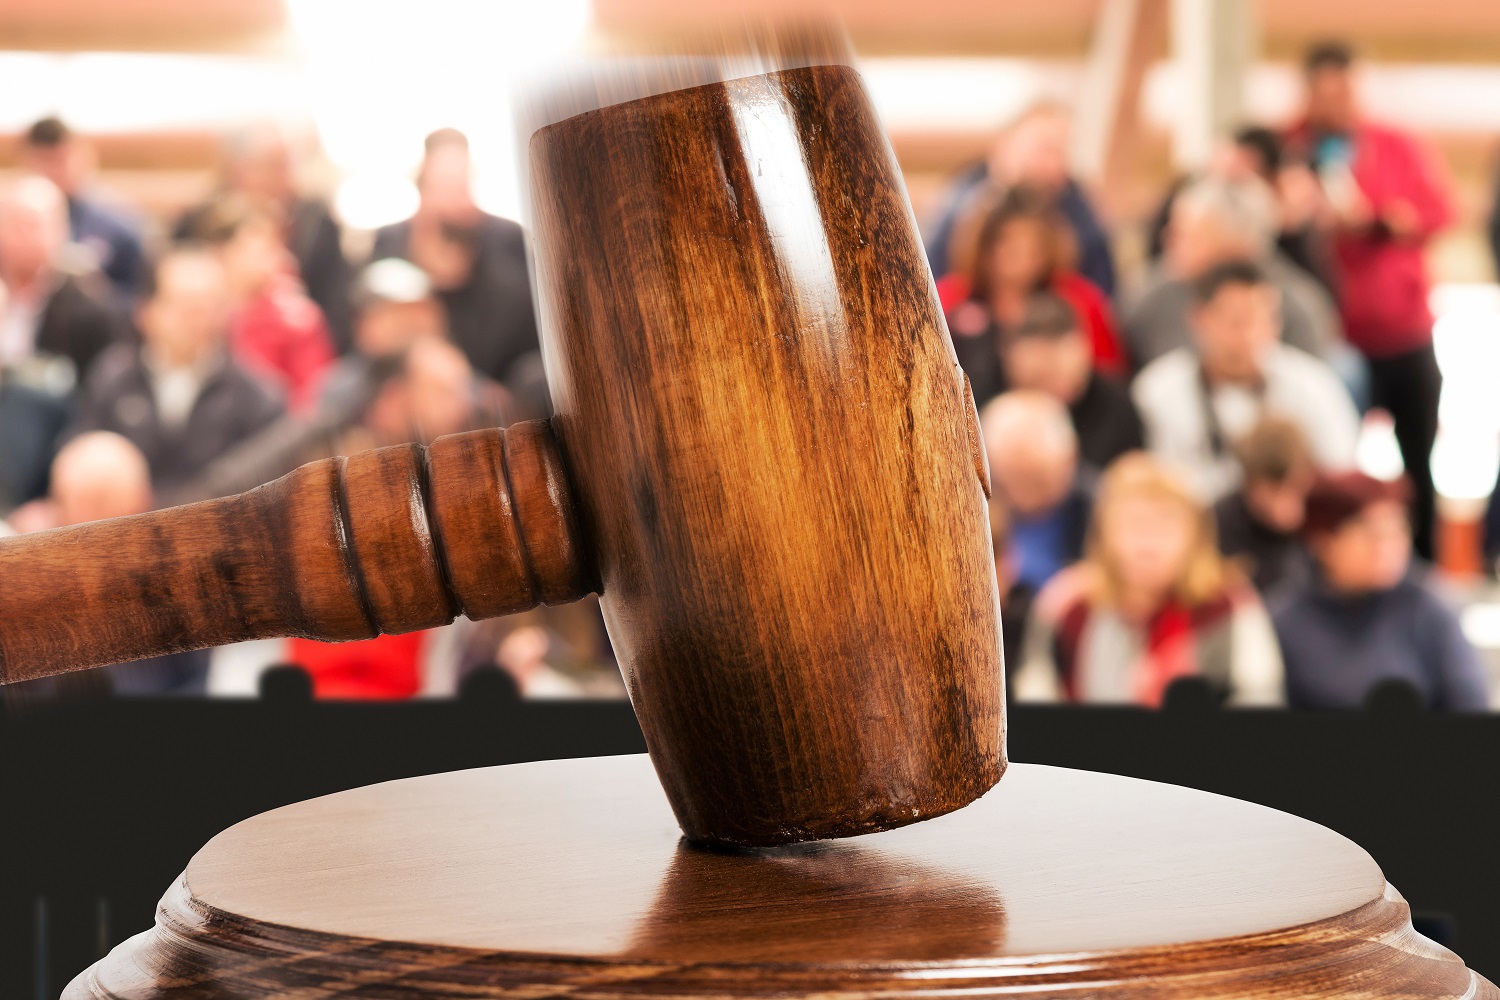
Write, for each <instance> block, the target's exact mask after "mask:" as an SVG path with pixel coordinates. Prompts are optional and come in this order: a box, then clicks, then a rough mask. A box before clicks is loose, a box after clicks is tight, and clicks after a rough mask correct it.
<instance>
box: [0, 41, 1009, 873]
mask: <svg viewBox="0 0 1500 1000" xmlns="http://www.w3.org/2000/svg"><path fill="white" fill-rule="evenodd" d="M531 160H532V181H533V192H532V194H533V201H534V204H535V214H536V221H535V240H536V255H535V257H536V264H537V275H536V277H537V286H538V291H539V296H538V297H539V303H540V310H541V317H542V324H541V329H542V347H543V354H544V357H545V360H546V363H547V368H548V378H549V382H550V385H551V388H552V393H553V399H554V402H555V406H556V411H557V413H556V416H555V417H554V418H553V419H552V420H551V421H550V423H546V424H544V423H537V424H532V425H521V426H518V427H513V428H510V429H509V430H508V431H505V432H503V433H502V432H498V431H487V432H478V433H473V434H466V435H458V436H455V437H452V438H448V439H444V440H440V441H437V442H435V443H434V444H433V445H432V447H431V448H430V449H425V450H424V449H423V448H422V447H420V446H417V445H411V446H401V447H395V448H386V449H382V450H379V451H374V452H369V453H365V454H360V455H355V456H353V457H351V458H348V459H342V458H341V459H334V460H330V461H325V462H320V463H317V464H314V465H310V466H307V467H305V468H303V469H299V470H298V471H296V472H294V473H292V474H291V475H289V476H287V477H286V478H284V479H282V480H279V481H278V482H276V483H273V484H271V485H269V486H264V487H261V488H259V489H257V490H253V491H250V492H248V493H246V494H243V495H241V496H238V497H231V498H228V499H223V500H215V501H212V502H209V503H204V504H197V505H194V506H190V507H184V508H179V509H175V510H169V511H162V512H157V513H153V514H147V515H143V516H141V517H136V518H127V519H122V520H118V521H113V522H105V523H98V524H90V525H84V526H80V527H76V528H68V529H59V530H58V531H55V532H48V533H39V534H36V535H31V536H24V537H20V538H15V539H7V540H0V580H3V581H4V586H3V587H0V680H22V679H28V678H34V677H38V676H43V675H46V674H49V673H56V672H60V671H62V670H67V669H76V668H80V667H86V666H90V665H95V664H101V663H110V662H115V661H120V660H127V659H132V658H136V657H142V656H148V655H155V654H159V653H164V652H169V651H174V650H182V649H191V648H197V647H202V646H206V645H211V644H218V643H225V642H233V641H238V640H244V639H253V638H259V637H264V636H283V635H293V636H302V637H308V638H315V639H330V640H343V639H358V638H365V637H368V636H371V635H374V634H376V633H379V632H387V633H390V632H404V631H411V630H413V629H420V628H430V627H432V626H435V625H441V624H443V623H445V622H448V621H450V620H452V618H453V617H454V615H456V614H458V613H459V612H467V613H468V614H469V616H470V617H471V618H481V617H485V616H488V615H496V614H503V613H506V612H510V611H517V610H520V609H522V608H525V607H529V606H531V605H533V604H535V603H537V602H538V601H544V602H548V603H555V602H560V601H567V600H571V599H573V598H576V597H579V596H581V595H582V594H584V593H587V592H589V591H591V590H595V589H598V590H600V592H601V600H602V606H603V609H604V615H605V618H606V621H607V622H608V625H609V630H610V635H611V639H612V641H613V643H614V646H615V652H616V654H617V657H618V660H619V662H620V664H621V667H622V670H623V672H624V675H625V679H626V681H627V684H628V687H629V690H630V695H631V699H632V701H633V703H634V705H635V708H636V711H637V713H638V714H639V716H640V720H641V726H642V729H643V730H644V732H645V736H646V742H647V746H648V747H649V749H650V751H651V753H652V756H653V759H654V761H655V763H656V766H657V769H658V773H659V774H660V776H661V779H662V782H663V784H664V785H665V787H666V790H667V796H668V799H669V800H670V801H671V803H672V806H673V808H674V810H675V811H676V814H677V817H678V820H679V822H680V823H681V825H682V829H683V830H684V831H685V832H686V833H687V834H688V835H689V837H691V838H693V839H695V840H700V841H708V842H716V843H727V844H739V845H757V844H759V845H765V844H775V843H785V842H790V841H798V840H808V839H815V838H821V837H839V836H849V835H853V834H859V833H864V832H868V831H871V830H879V829H886V828H890V827H894V826H899V825H901V824H904V823H910V822H913V821H916V820H920V819H926V818H929V817H932V816H938V815H941V814H943V813H946V812H949V811H951V810H954V809H957V808H959V807H961V806H963V805H965V804H966V803H968V802H971V801H973V800H974V799H975V798H976V797H977V796H979V795H981V794H983V792H984V791H985V790H986V789H988V788H989V787H991V786H992V785H993V784H994V783H995V782H996V781H997V780H999V778H1000V775H1001V773H1002V772H1003V770H1004V767H1005V752H1004V704H1003V681H1002V675H1003V665H1002V662H1001V651H1000V616H999V600H998V594H997V591H996V587H995V576H994V566H993V561H992V554H991V549H990V541H989V522H988V517H987V511H986V505H985V499H986V494H987V491H988V488H989V486H988V474H987V472H986V470H985V467H984V450H983V448H982V447H981V445H980V439H979V431H978V423H977V418H976V415H975V412H974V401H973V398H972V394H971V393H970V391H969V387H968V384H967V381H966V380H965V378H964V376H963V374H962V372H961V371H960V369H959V367H958V364H957V361H956V359H955V356H954V353H953V349H952V346H951V344H950V343H949V340H948V336H947V332H946V330H945V328H944V326H943V319H942V314H941V310H940V308H939V305H938V302H937V297H936V294H935V292H934V289H933V285H932V279H931V276H930V275H929V273H928V270H927V264H926V259H925V257H924V255H923V252H922V246H921V243H920V240H919V237H918V234H917V229H916V225H915V222H914V220H913V218H912V214H911V208H910V206H909V204H908V203H907V200H906V195H905V191H904V189H903V187H902V185H901V178H900V174H899V171H898V170H897V167H896V163H895V159H894V157H893V156H892V154H891V151H890V148H889V146H888V144H887V142H886V139H885V136H884V133H883V132H882V131H881V128H880V124H879V122H878V121H877V119H876V117H875V113H874V111H873V109H872V107H871V104H870V101H869V98H868V96H867V95H866V93H865V91H864V88H863V85H862V84H861V83H860V81H859V78H858V76H857V74H856V73H855V72H854V70H852V69H851V68H849V67H847V66H831V65H820V66H813V67H809V68H801V69H792V70H786V71H782V72H776V73H767V74H763V75H759V76H753V77H746V78H738V79H732V80H729V81H727V82H720V83H713V84H711V85H707V86H698V87H692V88H689V89H684V90H675V91H669V92H666V93H661V94H657V95H655V96H651V97H646V98H643V99H639V100H633V101H626V102H625V103H619V104H610V105H607V106H603V107H597V108H595V109H594V110H591V111H588V112H586V113H583V114H575V115H572V116H571V117H566V118H565V119H564V120H562V121H558V122H554V123H552V124H549V125H546V126H545V127H543V128H541V129H540V130H538V131H537V133H536V134H535V136H534V137H533V140H532V143H531ZM554 433H555V435H556V440H555V442H554V437H553V435H554Z"/></svg>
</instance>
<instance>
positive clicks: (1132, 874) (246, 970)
mask: <svg viewBox="0 0 1500 1000" xmlns="http://www.w3.org/2000/svg"><path fill="white" fill-rule="evenodd" d="M560 994H568V995H571V996H576V997H587V998H597V1000H605V998H609V1000H614V998H627V997H628V998H645V997H673V998H689V997H691V998H704V997H714V998H726V997H767V998H769V997H773V996H775V997H786V996H802V997H808V996H812V995H814V994H816V995H818V996H820V997H822V998H825V1000H827V998H831V997H837V996H839V995H847V996H850V997H856V996H857V997H862V998H864V997H870V996H872V995H878V996H882V997H895V996H907V997H914V996H917V995H919V994H920V995H921V996H923V997H924V998H933V997H944V996H952V997H973V996H976V995H977V996H1011V995H1017V996H1019V995H1026V996H1033V995H1036V994H1043V995H1045V996H1047V997H1084V996H1089V997H1109V996H1119V997H1143V996H1153V997H1257V998H1266V997H1331V996H1339V997H1469V998H1500V991H1497V990H1496V989H1495V988H1494V987H1493V986H1491V985H1490V984H1489V983H1488V982H1486V981H1485V980H1483V979H1481V978H1480V977H1478V976H1476V975H1474V974H1473V973H1471V972H1469V971H1468V970H1467V969H1466V968H1465V967H1464V965H1463V963H1462V962H1461V961H1460V960H1459V959H1458V958H1457V957H1456V956H1455V955H1453V954H1452V953H1451V952H1449V951H1447V950H1445V949H1443V948H1440V947H1438V946H1437V945H1434V944H1432V943H1431V942H1429V941H1428V940H1427V939H1425V938H1423V937H1421V936H1420V935H1418V934H1417V933H1416V932H1415V931H1413V930H1412V928H1411V925H1410V923H1409V921H1408V911H1407V907H1406V904H1405V902H1404V901H1403V900H1402V898H1401V896H1400V895H1399V894H1398V893H1397V892H1396V891H1395V890H1394V889H1393V888H1391V887H1390V886H1389V885H1387V884H1386V881H1385V878H1384V877H1383V876H1382V875H1381V872H1380V869H1379V868H1378V867H1376V865H1375V862H1374V861H1373V860H1371V858H1370V857H1369V855H1367V854H1366V853H1365V852H1364V851H1363V850H1361V849H1360V848H1359V847H1358V846H1356V845H1355V844H1353V843H1351V842H1350V841H1348V840H1346V839H1344V838H1343V837H1341V836H1339V835H1338V834H1335V833H1333V832H1331V831H1329V830H1326V829H1324V828H1322V827H1320V826H1317V825H1315V824H1313V823H1309V822H1307V821H1305V820H1301V819H1298V818H1296V817H1294V816H1289V815H1287V814H1285V813H1280V812H1276V811H1274V810H1271V809H1266V808H1263V807H1260V806H1255V805H1250V804H1248V803H1245V802H1239V801H1236V800H1234V799H1227V798H1223V797H1220V796H1217V795H1210V794H1207V793H1204V792H1198V791H1191V790H1188V789H1183V788H1177V787H1174V786H1171V785H1162V784H1155V783H1152V782H1146V781H1137V780H1134V779H1129V778H1119V777H1112V776H1108V775H1101V774H1091V773H1087V772H1081V771H1069V770H1062V769H1058V768H1050V767H1040V766H1034V765H1025V764H1017V765H1014V766H1013V767H1012V768H1011V770H1010V771H1009V773H1008V774H1007V775H1006V777H1005V780H1004V781H1002V782H1001V783H1000V784H999V785H998V786H997V787H996V788H995V789H994V790H993V791H991V792H990V793H989V794H987V795H986V796H984V797H983V798H982V799H980V800H979V801H978V802H976V803H975V804H974V805H971V806H969V807H968V808H965V809H962V810H959V811H958V812H955V813H952V814H950V815H948V816H944V817H941V818H938V819H934V820H931V821H929V822H925V823H919V824H916V825H914V826H909V827H905V828H902V829H899V830H893V831H889V832H886V833H878V834H871V835H867V836H863V837H856V838H852V839H849V840H843V841H837V842H823V843H814V844H804V845H799V846H794V847H787V848H776V849H760V850H753V851H744V852H740V853H713V852H709V851H706V850H702V849H699V848H696V847H693V846H690V845H688V844H686V843H684V842H683V841H682V840H681V839H680V837H679V834H678V830H677V825H676V823H675V822H674V820H673V816H672V814H671V812H670V810H669V809H668V807H667V803H666V800H665V798H664V797H663V794H662V791H661V788H660V786H659V785H658V783H657V780H656V776H655V774H654V773H653V772H652V769H651V764H650V763H649V762H648V760H647V758H646V757H644V756H638V757H611V758H598V759H594V760H580V761H560V762H552V763H540V764H524V765H517V766H512V767H497V768H487V769H483V770H474V771H462V772H457V773H453V774H442V775H434V776H431V777H426V778H414V779H410V780H406V781H394V782H390V783H387V784H382V785H375V786H372V787H369V788H361V789H357V790H355V791H350V792H343V793H340V794H338V795H330V796H327V797H325V798H320V799H314V800H312V801H310V802H303V803H300V804H298V805H293V806H288V807H286V808H283V809H277V810H275V811H273V812H269V813H266V814H264V815H261V816H257V817H255V818H254V819H250V820H247V821H245V822H244V823H240V824H239V825H237V826H235V827H232V828H231V829H229V830H227V831H225V832H224V833H222V834H220V835H219V836H217V837H215V838H214V839H213V840H212V841H210V842H209V844H208V846H207V847H205V848H204V849H203V850H202V851H200V852H199V853H198V855H197V856H196V857H195V858H193V860H192V862H191V863H190V864H189V865H188V868H187V871H186V872H185V873H184V875H183V877H182V879H181V880H180V881H179V882H178V884H177V885H176V886H174V887H173V888H172V890H171V891H170V892H168V893H167V896H166V898H165V899H164V900H163V901H162V904H161V908H160V911H159V912H158V914H157V925H156V927H155V928H154V929H153V930H150V931H147V932H146V933H144V934H141V935H138V936H137V937H135V938H133V939H131V940H130V941H127V942H125V943H124V944H122V945H121V946H120V947H118V948H116V949H115V950H114V952H113V953H112V954H110V956H109V957H108V958H106V959H104V960H103V961H101V962H100V963H99V964H98V965H96V966H95V967H94V968H93V969H91V970H89V971H87V972H85V973H83V974H82V975H80V976H79V977H78V978H77V979H75V980H74V981H73V983H72V984H71V985H70V986H69V988H68V990H67V992H66V993H65V994H64V996H65V997H67V998H69V1000H72V998H84V997H96V998H105V997H109V998H120V1000H124V998H130V1000H146V998H173V1000H186V998H208V997H225V996H232V997H237V998H249V997H271V996H277V997H283V996H284V997H299V998H303V997H305V998H311V997H318V998H323V997H333V996H337V997H381V998H396V997H401V998H414V997H466V998H480V997H514V998H534V997H543V996H555V995H560Z"/></svg>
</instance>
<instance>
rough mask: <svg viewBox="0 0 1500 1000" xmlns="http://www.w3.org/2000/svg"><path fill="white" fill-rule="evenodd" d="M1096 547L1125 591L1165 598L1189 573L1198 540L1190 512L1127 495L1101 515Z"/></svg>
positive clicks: (1159, 500)
mask: <svg viewBox="0 0 1500 1000" xmlns="http://www.w3.org/2000/svg"><path fill="white" fill-rule="evenodd" d="M1099 531H1100V536H1099V537H1100V542H1101V546H1102V549H1103V553H1104V558H1105V560H1106V561H1107V562H1108V563H1109V564H1110V565H1111V566H1113V567H1114V569H1115V572H1116V573H1117V574H1118V575H1119V578H1120V583H1121V584H1122V586H1123V587H1124V588H1125V590H1126V591H1128V592H1130V593H1133V594H1136V595H1141V596H1147V595H1149V596H1151V597H1152V598H1153V599H1160V598H1162V597H1164V596H1165V595H1166V594H1167V593H1168V592H1169V591H1170V590H1171V589H1172V587H1174V586H1175V585H1176V584H1177V581H1178V580H1179V579H1180V578H1181V577H1182V574H1183V572H1184V570H1186V568H1187V560H1188V555H1189V554H1190V553H1191V552H1192V547H1193V543H1194V541H1195V540H1196V537H1197V531H1198V528H1197V520H1196V518H1195V516H1194V514H1193V512H1191V511H1189V510H1187V509H1186V508H1184V507H1183V506H1182V504H1180V503H1178V502H1177V501H1175V500H1171V499H1167V498H1165V497H1150V496H1126V497H1122V498H1120V499H1118V500H1116V501H1115V502H1113V503H1111V504H1109V505H1108V506H1106V507H1104V508H1103V509H1102V510H1101V511H1100V521H1099Z"/></svg>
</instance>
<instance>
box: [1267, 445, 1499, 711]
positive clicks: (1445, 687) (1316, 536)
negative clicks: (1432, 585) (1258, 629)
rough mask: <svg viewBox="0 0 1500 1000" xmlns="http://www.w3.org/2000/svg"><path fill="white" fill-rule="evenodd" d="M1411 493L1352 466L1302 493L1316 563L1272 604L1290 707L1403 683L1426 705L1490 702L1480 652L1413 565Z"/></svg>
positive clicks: (1402, 484) (1359, 698)
mask: <svg viewBox="0 0 1500 1000" xmlns="http://www.w3.org/2000/svg"><path fill="white" fill-rule="evenodd" d="M1409 496H1410V487H1409V486H1408V484H1407V483H1406V481H1405V480H1401V481H1396V482H1384V481H1382V480H1378V479H1373V478H1371V477H1370V476H1367V475H1365V474H1363V473H1359V472H1345V473H1341V474H1338V475H1334V476H1325V477H1323V478H1320V479H1319V481H1318V482H1317V483H1316V484H1315V485H1314V486H1313V488H1312V491H1311V492H1310V493H1309V494H1308V498H1307V516H1306V522H1305V524H1304V527H1303V533H1304V535H1305V536H1306V537H1307V538H1308V542H1309V546H1310V547H1311V549H1312V552H1313V554H1314V557H1315V558H1316V561H1317V571H1316V572H1315V573H1314V574H1313V576H1312V577H1311V578H1310V579H1309V580H1308V581H1306V582H1305V583H1303V584H1301V585H1299V586H1295V587H1291V588H1288V589H1287V590H1285V591H1283V592H1282V593H1281V594H1280V595H1278V598H1277V601H1276V608H1275V610H1274V611H1273V618H1274V621H1275V624H1276V636H1277V638H1278V640H1279V641H1280V643H1281V652H1282V657H1283V659H1284V661H1285V664H1286V684H1287V700H1288V703H1289V704H1290V705H1292V706H1293V707H1300V708H1357V707H1359V706H1360V705H1362V704H1363V703H1364V701H1365V698H1366V696H1368V694H1369V693H1370V691H1371V689H1372V688H1374V687H1375V686H1376V685H1378V684H1380V683H1382V682H1385V681H1403V682H1405V683H1407V684H1410V685H1411V686H1412V687H1413V688H1414V689H1415V690H1416V691H1417V693H1418V695H1419V696H1420V697H1421V698H1422V700H1423V701H1424V702H1426V704H1427V705H1428V707H1429V708H1432V709H1435V710H1438V711H1449V712H1482V711H1486V710H1488V708H1489V692H1488V685H1487V682H1486V679H1485V673H1484V668H1483V666H1482V665H1481V664H1480V661H1479V657H1478V654H1476V653H1475V651H1474V648H1473V647H1472V646H1470V645H1469V642H1468V640H1467V639H1466V638H1464V634H1463V630H1462V629H1461V628H1460V627H1459V622H1458V617H1457V616H1456V615H1455V614H1454V613H1453V611H1452V610H1451V609H1450V608H1449V607H1448V606H1447V605H1445V604H1444V603H1443V602H1442V601H1441V600H1440V599H1439V598H1438V596H1437V595H1436V594H1434V593H1433V592H1432V591H1431V590H1430V589H1429V588H1428V587H1427V585H1426V584H1425V583H1424V581H1423V579H1422V578H1421V576H1420V575H1418V574H1417V573H1415V572H1414V571H1413V569H1412V565H1411V553H1412V537H1411V523H1410V520H1409V518H1408V516H1407V503H1408V498H1409Z"/></svg>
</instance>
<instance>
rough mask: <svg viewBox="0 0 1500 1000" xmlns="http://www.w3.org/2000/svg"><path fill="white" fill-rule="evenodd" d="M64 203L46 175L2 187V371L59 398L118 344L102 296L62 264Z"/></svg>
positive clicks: (85, 278) (111, 316)
mask: <svg viewBox="0 0 1500 1000" xmlns="http://www.w3.org/2000/svg"><path fill="white" fill-rule="evenodd" d="M67 242H68V204H67V199H65V198H64V197H63V193H62V192H61V191H60V190H58V188H57V185H55V184H53V183H52V182H51V181H49V180H47V178H45V177H37V176H26V177H21V178H19V179H17V180H14V181H12V182H10V183H9V184H7V185H5V187H4V188H3V189H0V285H4V287H5V291H6V294H5V298H4V300H3V301H0V368H8V369H11V370H12V371H13V372H15V373H16V376H17V377H18V378H20V379H21V380H22V381H25V382H27V383H29V384H32V385H35V386H37V387H38V388H42V389H44V390H45V391H48V392H52V393H54V394H59V395H65V394H67V393H69V392H71V391H72V390H73V388H74V387H75V386H76V385H78V384H79V383H81V382H82V381H83V379H84V378H86V377H87V375H88V372H89V369H90V368H91V367H92V366H93V363H94V360H95V359H96V358H97V357H98V356H99V355H100V354H101V353H103V351H104V350H105V349H106V348H107V347H109V345H110V344H111V343H112V342H113V341H114V340H115V339H116V335H117V332H118V324H117V322H116V318H115V316H114V313H113V312H112V311H111V310H110V307H109V305H108V303H107V297H106V296H102V295H100V294H99V293H98V292H97V291H96V289H95V288H94V287H93V286H92V284H91V282H90V280H89V277H88V276H87V275H77V274H72V273H70V272H69V271H67V270H66V269H65V268H64V266H63V256H64V250H65V248H66V246H67Z"/></svg>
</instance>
